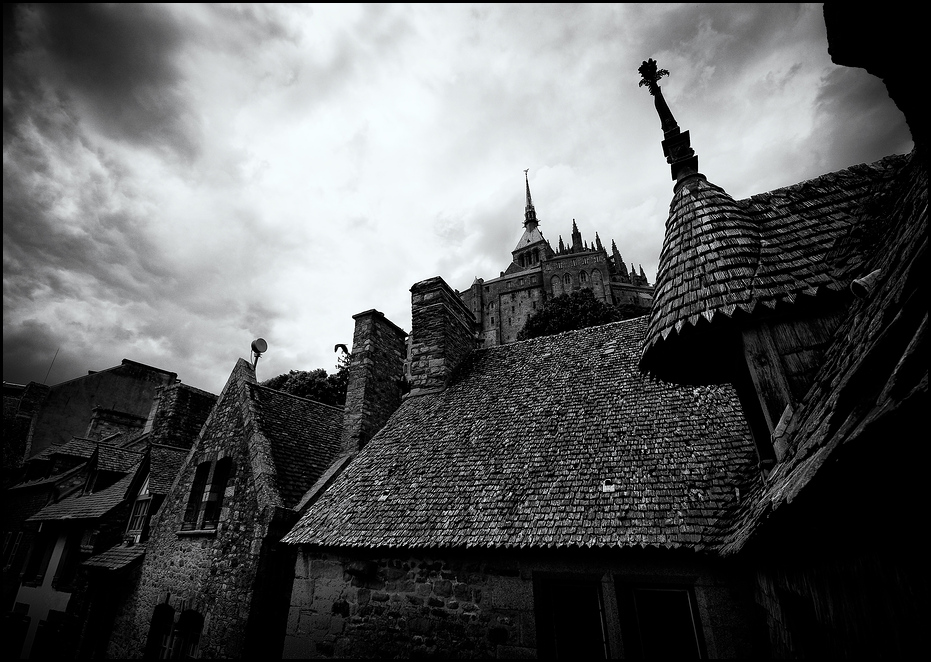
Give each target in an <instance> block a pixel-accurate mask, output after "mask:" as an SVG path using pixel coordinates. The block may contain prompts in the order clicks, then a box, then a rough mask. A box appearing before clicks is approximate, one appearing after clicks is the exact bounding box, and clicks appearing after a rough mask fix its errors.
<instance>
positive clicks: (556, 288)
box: [550, 276, 562, 297]
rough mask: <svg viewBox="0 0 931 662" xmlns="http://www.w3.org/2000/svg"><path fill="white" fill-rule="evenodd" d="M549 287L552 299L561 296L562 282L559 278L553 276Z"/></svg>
mask: <svg viewBox="0 0 931 662" xmlns="http://www.w3.org/2000/svg"><path fill="white" fill-rule="evenodd" d="M550 287H552V288H553V296H554V297H558V296H559V295H560V294H562V281H561V280H560V279H559V276H553V277H552V278H551V279H550Z"/></svg>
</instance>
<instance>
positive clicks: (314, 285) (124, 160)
mask: <svg viewBox="0 0 931 662" xmlns="http://www.w3.org/2000/svg"><path fill="white" fill-rule="evenodd" d="M3 29H4V34H3V49H4V52H3V379H4V380H5V381H12V382H16V383H27V382H29V381H31V380H34V381H39V382H42V381H44V380H46V373H48V372H49V366H50V364H51V362H52V358H53V357H54V356H55V353H56V351H58V357H57V359H56V360H55V362H54V365H53V366H52V369H51V371H50V374H48V380H47V381H48V383H49V384H54V383H58V382H61V381H64V380H67V379H71V378H74V377H77V376H80V375H82V374H86V372H87V371H88V370H101V369H104V368H108V367H111V366H114V365H118V364H119V362H120V361H121V360H122V359H123V358H129V359H133V360H136V361H140V362H143V363H148V364H150V365H154V366H158V367H160V368H164V369H167V370H171V371H174V372H177V373H178V376H179V377H180V378H181V380H182V381H184V382H185V383H187V384H190V385H192V386H196V387H199V388H202V389H206V390H208V391H211V392H214V393H219V391H220V389H221V388H222V386H223V384H224V383H225V381H226V378H227V376H228V375H229V372H230V370H231V369H232V367H233V366H234V364H235V362H236V360H237V358H238V357H246V358H248V357H249V343H250V341H251V340H252V339H253V338H255V337H258V336H261V337H264V338H265V339H266V340H267V341H268V344H269V350H268V352H267V354H266V355H265V356H264V357H263V358H262V360H261V361H260V362H259V366H258V373H259V375H258V376H259V379H260V380H261V379H267V378H269V377H272V376H274V375H276V374H279V373H282V372H287V371H288V370H291V369H302V370H306V369H313V368H318V367H323V368H326V369H327V370H332V369H333V367H334V364H335V361H336V355H335V353H334V351H333V347H334V345H335V344H336V343H346V344H350V343H351V341H352V329H353V322H352V315H353V314H355V313H358V312H361V311H364V310H368V309H370V308H376V309H378V310H380V311H382V312H384V313H385V314H386V315H387V316H388V318H389V319H391V320H392V321H394V322H395V323H396V324H398V325H399V326H401V327H402V328H404V329H408V330H409V329H410V291H409V290H410V286H411V285H412V284H413V283H415V282H417V281H419V280H423V279H425V278H429V277H432V276H437V275H439V276H442V277H443V278H445V279H446V281H447V282H448V283H449V284H450V285H451V286H452V287H454V288H457V289H460V290H461V289H465V288H466V287H468V286H469V285H470V283H471V282H472V280H473V279H474V278H475V277H476V276H481V277H484V278H490V277H494V276H496V275H498V273H499V272H500V271H501V270H502V269H505V268H506V266H507V264H508V261H509V260H510V251H511V249H512V248H513V247H514V244H515V243H516V241H517V239H518V238H519V237H520V234H521V230H522V225H521V223H522V220H523V206H524V181H523V177H524V175H523V170H524V169H525V168H529V169H530V185H531V190H532V193H533V199H534V203H535V206H536V209H537V214H538V216H539V218H540V220H541V230H542V231H543V233H544V235H545V236H546V237H547V238H549V239H550V240H551V242H553V244H554V245H555V242H556V241H557V240H558V238H559V236H560V235H563V237H568V234H569V232H570V230H571V225H572V219H576V221H577V223H578V226H579V229H580V230H581V232H582V234H583V237H584V238H585V239H587V240H589V241H590V240H592V239H593V238H594V233H595V232H596V231H597V232H598V233H599V235H600V237H601V239H602V240H603V241H604V242H605V243H606V244H607V245H609V246H610V243H609V242H610V240H611V239H614V240H615V241H616V242H617V245H618V247H619V249H620V251H621V253H622V255H623V256H624V258H625V261H627V262H628V263H630V262H633V263H635V264H637V265H643V268H644V270H645V271H646V273H647V276H648V278H649V279H650V282H653V281H654V279H655V276H656V262H657V257H658V255H659V252H660V248H661V245H662V237H663V225H664V221H665V217H666V212H667V210H668V203H669V200H670V197H671V181H670V175H669V167H668V166H667V165H666V163H665V161H664V159H663V156H662V150H661V147H660V141H661V139H662V135H661V131H660V129H659V121H658V119H657V117H656V114H655V111H654V109H653V103H652V99H651V98H650V96H649V94H647V92H646V90H645V89H643V88H638V86H637V82H638V80H639V76H638V73H637V68H638V67H639V65H640V63H641V61H642V60H644V59H646V58H649V57H652V58H654V59H656V60H657V61H658V63H659V66H660V67H663V68H666V69H669V70H670V71H671V76H670V77H669V78H666V79H664V80H663V83H662V87H663V90H664V93H665V95H666V99H667V101H668V102H669V105H670V106H671V108H672V110H673V113H674V114H675V116H676V119H677V120H678V121H679V124H680V126H681V127H682V129H683V130H686V129H687V130H690V131H691V136H692V146H693V147H694V148H695V150H696V152H697V153H698V155H699V159H700V161H699V164H700V169H701V171H702V172H703V173H704V174H705V175H707V176H708V178H709V179H710V180H711V181H713V182H715V183H716V184H718V185H720V186H723V187H724V188H725V189H726V190H727V191H728V192H729V193H731V195H733V196H735V197H737V198H741V197H746V196H749V195H752V194H754V193H758V192H761V191H766V190H770V189H773V188H776V187H780V186H785V185H789V184H793V183H795V182H798V181H801V180H803V179H806V178H810V177H814V176H816V175H818V174H821V173H823V172H827V171H831V170H837V169H841V168H844V167H847V166H849V165H852V164H855V163H863V162H869V161H873V160H876V159H878V158H881V157H883V156H886V155H888V154H891V153H903V152H907V151H909V150H910V149H911V140H910V138H909V134H908V131H907V128H906V127H905V123H904V120H903V118H902V115H901V113H900V112H899V111H898V110H897V109H896V108H895V106H894V105H893V104H892V102H891V101H890V100H889V98H888V96H887V95H886V93H885V89H884V87H883V86H882V84H881V83H880V82H879V81H878V80H877V79H875V78H873V77H872V76H870V75H868V74H867V73H866V72H864V71H862V70H858V69H847V68H842V67H837V66H835V65H833V64H832V63H831V61H830V58H829V56H828V53H827V42H826V38H825V29H824V22H823V18H822V13H821V7H820V5H688V6H684V5H679V6H676V5H653V4H650V5H607V4H597V5H573V6H568V5H510V4H509V5H494V4H493V5H443V6H433V5H424V4H416V5H387V6H358V5H345V4H341V5H322V6H320V5H313V6H295V5H287V6H267V5H261V6H254V5H235V6H212V5H211V6H204V5H201V6H198V5H171V6H157V5H144V6H141V5H137V6H133V5H122V4H120V5H106V6H81V5H61V6H43V5H39V6H23V7H18V8H16V9H15V10H10V9H9V5H4V20H3Z"/></svg>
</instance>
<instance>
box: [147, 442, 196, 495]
mask: <svg viewBox="0 0 931 662" xmlns="http://www.w3.org/2000/svg"><path fill="white" fill-rule="evenodd" d="M188 452H189V451H188V450H187V449H186V448H178V447H177V446H162V445H157V444H153V445H152V447H151V448H150V449H149V492H151V493H152V494H168V492H170V491H171V485H172V483H174V480H175V478H176V477H177V476H178V474H179V473H180V472H181V465H183V464H184V459H185V458H186V457H187V455H188Z"/></svg>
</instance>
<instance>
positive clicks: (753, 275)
mask: <svg viewBox="0 0 931 662" xmlns="http://www.w3.org/2000/svg"><path fill="white" fill-rule="evenodd" d="M905 158H906V157H903V156H893V157H889V158H886V159H883V160H882V161H878V162H877V163H873V164H869V165H858V166H854V167H851V168H848V169H846V170H841V171H839V172H834V173H830V174H826V175H822V176H821V177H818V178H816V179H812V180H809V181H806V182H803V183H801V184H796V185H794V186H789V187H786V188H782V189H778V190H775V191H771V192H769V193H765V194H761V195H756V196H753V197H751V198H748V199H745V200H739V201H735V200H734V199H733V198H731V197H730V196H729V195H728V194H727V193H726V192H725V191H724V190H723V189H721V188H719V187H717V186H715V185H714V184H712V183H710V182H708V181H706V180H705V179H704V178H703V177H701V176H697V177H692V178H691V179H688V180H686V181H685V182H683V184H682V185H680V186H679V187H678V189H677V190H676V192H675V194H674V195H673V199H672V203H671V205H670V212H669V219H668V221H667V225H666V238H665V240H664V243H663V250H662V252H661V254H660V262H659V267H658V270H657V281H656V289H655V292H654V298H653V310H652V313H651V316H650V326H649V330H648V331H647V333H646V337H645V339H644V348H643V358H642V361H641V366H642V367H643V369H644V370H646V371H648V372H650V373H651V374H654V375H657V376H659V377H661V378H666V375H667V374H672V373H674V374H675V376H674V377H673V378H670V381H678V382H682V381H687V380H688V381H693V382H694V383H701V382H706V383H711V382H714V381H718V380H719V376H718V375H716V373H715V365H716V362H715V361H701V360H700V358H701V357H702V356H711V355H713V354H714V353H715V351H716V348H717V344H716V341H717V340H718V339H719V338H720V337H721V333H722V330H724V329H727V328H728V326H729V323H730V321H731V320H732V318H734V317H736V316H741V315H758V314H766V313H768V312H772V311H773V310H774V309H775V308H776V307H777V306H782V305H786V304H795V303H800V302H802V301H803V300H805V299H809V300H810V299H812V298H814V297H818V296H822V295H824V294H825V293H829V292H836V291H839V290H843V289H844V288H845V287H847V286H848V285H849V276H848V273H849V270H848V269H845V268H844V266H845V265H843V264H841V262H842V260H841V258H842V257H845V256H841V255H838V254H837V251H836V248H837V247H838V246H840V245H841V244H842V243H843V242H844V240H845V239H846V237H847V236H848V234H849V233H850V230H851V228H852V227H853V226H854V225H855V224H856V221H857V219H859V218H860V217H862V216H863V214H864V213H865V210H868V208H869V207H870V205H871V204H873V203H874V202H875V198H876V196H877V194H878V193H879V192H881V191H882V190H883V189H884V188H885V186H886V184H887V183H888V182H889V181H890V180H891V179H892V178H893V177H894V176H895V175H896V174H897V173H898V172H899V171H900V170H901V168H902V166H903V164H904V161H905ZM846 257H847V258H849V256H846ZM686 357H687V358H688V359H689V360H688V361H684V360H683V358H686ZM721 363H723V362H717V364H721ZM684 365H694V366H695V367H694V370H693V371H692V374H688V375H686V374H684V373H683V371H684V370H685V368H684ZM670 371H671V372H670Z"/></svg>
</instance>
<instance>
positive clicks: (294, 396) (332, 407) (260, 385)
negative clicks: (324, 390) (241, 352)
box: [252, 383, 343, 411]
mask: <svg viewBox="0 0 931 662" xmlns="http://www.w3.org/2000/svg"><path fill="white" fill-rule="evenodd" d="M252 387H253V388H260V389H264V390H266V391H271V392H272V393H278V394H280V395H284V396H286V397H289V398H294V399H295V400H303V401H304V402H310V403H312V404H315V405H320V406H321V407H329V408H331V409H335V410H337V411H342V410H343V407H338V406H336V405H328V404H327V403H325V402H320V401H319V400H311V399H310V398H304V397H301V396H300V395H294V394H293V393H288V392H287V391H280V390H278V389H276V388H272V387H271V386H263V385H262V384H259V383H255V384H252Z"/></svg>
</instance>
